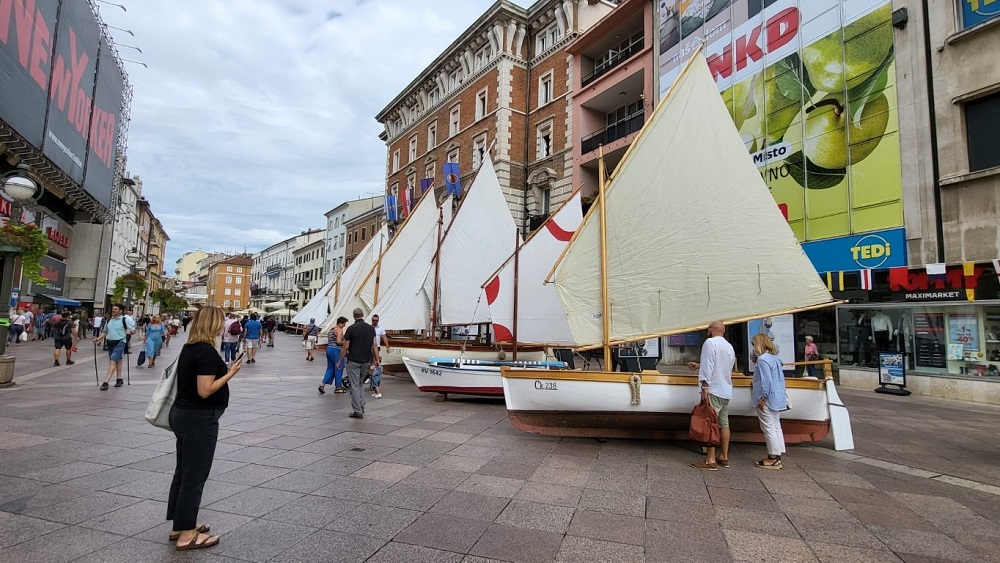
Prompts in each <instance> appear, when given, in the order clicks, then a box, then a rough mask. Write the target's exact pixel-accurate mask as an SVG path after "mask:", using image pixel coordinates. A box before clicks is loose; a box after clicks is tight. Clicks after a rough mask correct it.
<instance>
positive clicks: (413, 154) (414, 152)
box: [410, 135, 417, 162]
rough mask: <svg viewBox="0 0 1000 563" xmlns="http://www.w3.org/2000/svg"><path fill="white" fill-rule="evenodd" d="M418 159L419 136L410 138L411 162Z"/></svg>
mask: <svg viewBox="0 0 1000 563" xmlns="http://www.w3.org/2000/svg"><path fill="white" fill-rule="evenodd" d="M416 159H417V136H416V135H414V136H412V137H410V162H413V161H414V160H416Z"/></svg>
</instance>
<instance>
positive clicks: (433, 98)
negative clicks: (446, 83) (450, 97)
mask: <svg viewBox="0 0 1000 563" xmlns="http://www.w3.org/2000/svg"><path fill="white" fill-rule="evenodd" d="M440 101H441V90H439V89H437V88H435V89H433V90H431V92H430V93H429V94H427V105H428V106H434V105H436V104H437V103H438V102H440Z"/></svg>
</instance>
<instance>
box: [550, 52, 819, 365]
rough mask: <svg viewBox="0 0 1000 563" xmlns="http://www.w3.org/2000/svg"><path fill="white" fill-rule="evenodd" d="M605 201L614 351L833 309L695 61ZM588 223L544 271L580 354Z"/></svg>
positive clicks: (595, 280)
mask: <svg viewBox="0 0 1000 563" xmlns="http://www.w3.org/2000/svg"><path fill="white" fill-rule="evenodd" d="M605 198H606V200H605V204H606V208H607V253H608V263H607V264H608V298H609V300H610V311H611V329H610V340H611V342H613V343H614V342H623V341H630V340H637V339H640V338H647V337H653V336H658V335H665V334H674V333H678V332H685V331H688V330H694V329H698V328H701V327H704V326H707V325H708V324H709V323H710V322H712V321H714V320H717V319H721V320H727V321H739V320H746V319H751V318H757V317H763V316H768V315H771V314H777V313H780V312H789V311H795V310H802V309H809V308H815V307H820V306H824V305H826V304H830V303H832V302H833V299H832V297H831V296H830V294H829V292H828V291H827V290H826V287H825V286H824V285H823V284H822V283H821V281H820V279H819V276H818V275H817V274H816V270H815V268H814V267H813V265H812V263H811V262H810V261H809V259H808V258H807V257H806V255H805V253H804V252H803V251H802V248H801V246H800V245H799V243H798V241H797V240H796V239H795V235H794V234H793V233H792V230H791V229H790V228H789V227H788V224H787V223H786V221H785V219H784V218H783V216H782V214H781V212H780V211H779V209H778V206H777V205H776V204H775V202H774V199H773V198H772V197H771V194H770V192H769V191H768V188H767V185H766V184H765V183H764V181H763V179H762V178H761V177H760V173H759V172H758V171H757V167H756V166H755V165H754V163H753V161H752V159H751V157H750V155H749V154H748V153H747V150H746V146H745V145H744V144H743V141H742V140H741V139H740V136H739V133H738V132H737V130H736V128H735V126H734V125H733V120H732V118H731V117H730V115H729V112H728V110H727V109H726V106H725V105H724V103H723V101H722V98H721V97H719V93H718V88H716V85H715V81H714V80H713V79H712V75H711V73H710V72H709V69H708V65H707V63H706V62H705V58H704V56H703V55H701V54H699V55H697V56H696V57H694V58H692V59H691V61H689V63H688V66H687V67H686V69H685V70H684V71H683V72H682V73H681V75H680V76H679V77H678V79H677V81H676V82H674V84H673V85H672V86H671V88H670V91H669V92H668V93H667V95H666V96H665V97H664V99H663V100H661V102H660V104H659V105H658V106H657V108H656V110H655V111H654V112H653V114H652V116H651V117H650V119H649V121H648V122H647V124H646V125H645V127H644V128H643V130H642V131H641V132H640V134H639V135H638V136H637V137H636V139H635V141H634V142H633V143H632V146H631V147H630V148H629V150H628V152H627V153H626V154H625V157H624V158H623V159H622V161H621V163H620V164H619V166H618V168H617V170H616V171H615V173H614V174H613V176H612V178H611V180H610V182H609V184H608V186H607V189H606V195H605ZM595 207H597V206H596V205H595ZM599 223H600V220H599V216H598V215H597V214H596V213H590V214H588V216H587V217H586V218H585V219H584V222H583V225H581V227H580V229H579V230H578V231H577V234H576V237H575V238H574V239H573V240H572V242H571V243H570V245H569V248H568V249H567V251H566V254H565V255H564V256H563V258H562V260H561V261H560V262H559V264H558V266H557V268H556V270H555V278H554V281H555V284H556V291H557V293H558V295H559V299H560V301H561V303H562V305H563V309H564V310H565V311H566V314H567V318H568V320H569V325H570V330H571V331H572V332H573V337H574V339H575V340H576V342H577V344H578V345H580V346H594V345H599V344H601V343H602V341H603V338H602V337H603V329H602V323H603V320H602V314H601V274H600V266H601V262H600V252H601V251H600V248H601V245H600V232H599V231H600V224H599Z"/></svg>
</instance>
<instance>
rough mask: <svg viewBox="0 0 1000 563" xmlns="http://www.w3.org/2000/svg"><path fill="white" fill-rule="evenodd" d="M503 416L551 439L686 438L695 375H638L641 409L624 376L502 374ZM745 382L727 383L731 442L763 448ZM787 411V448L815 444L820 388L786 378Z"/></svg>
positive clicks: (821, 418)
mask: <svg viewBox="0 0 1000 563" xmlns="http://www.w3.org/2000/svg"><path fill="white" fill-rule="evenodd" d="M501 373H502V380H503V386H504V396H505V399H506V402H507V414H508V418H509V420H510V421H511V424H513V425H514V426H515V427H516V428H518V429H519V430H523V431H525V432H533V433H536V434H547V435H553V436H580V437H595V438H596V437H602V438H653V439H665V440H686V439H687V438H688V427H689V425H690V422H691V410H692V409H693V408H694V406H695V405H696V404H697V403H698V401H699V396H700V392H699V387H698V378H697V376H694V375H662V374H654V373H643V374H641V375H640V377H641V379H642V383H641V385H640V386H639V395H640V404H638V405H632V404H631V390H630V386H629V377H630V376H631V374H627V373H621V372H582V371H565V372H551V371H542V370H528V369H525V370H508V369H507V368H502V370H501ZM750 383H751V378H749V377H735V376H734V377H733V398H732V400H731V401H730V403H729V424H730V428H731V431H732V438H731V439H732V440H733V441H737V442H763V441H764V436H763V434H762V433H761V431H760V424H759V422H758V421H757V414H756V410H755V409H754V408H753V407H752V406H751V405H750ZM786 387H787V389H788V398H789V402H790V404H791V405H793V408H792V409H790V410H789V411H787V412H785V413H782V417H781V427H782V430H783V432H784V434H785V441H786V442H787V443H793V444H794V443H802V442H816V441H819V440H822V439H824V438H825V437H826V436H827V434H828V433H829V432H830V409H829V406H828V397H827V391H826V382H824V381H822V380H817V379H812V378H802V379H789V380H787V382H786Z"/></svg>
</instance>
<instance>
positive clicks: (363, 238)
mask: <svg viewBox="0 0 1000 563" xmlns="http://www.w3.org/2000/svg"><path fill="white" fill-rule="evenodd" d="M361 240H365V230H364V228H362V229H361Z"/></svg>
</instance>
